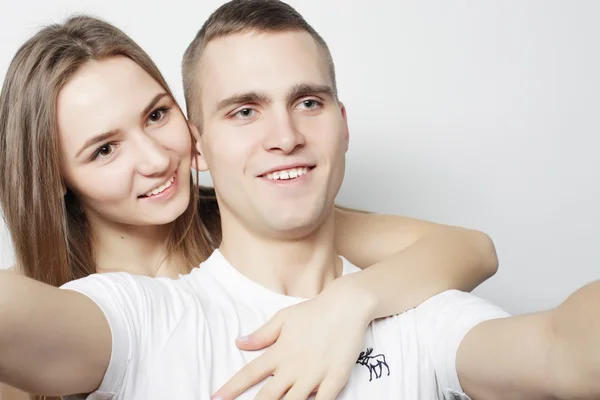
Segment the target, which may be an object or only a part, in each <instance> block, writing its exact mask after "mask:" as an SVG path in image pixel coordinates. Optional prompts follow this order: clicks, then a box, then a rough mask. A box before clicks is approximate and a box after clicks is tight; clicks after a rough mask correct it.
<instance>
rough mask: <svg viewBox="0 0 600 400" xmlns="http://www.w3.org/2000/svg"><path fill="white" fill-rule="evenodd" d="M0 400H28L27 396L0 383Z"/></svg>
mask: <svg viewBox="0 0 600 400" xmlns="http://www.w3.org/2000/svg"><path fill="white" fill-rule="evenodd" d="M0 400H29V395H28V394H27V393H25V392H22V391H20V390H19V389H15V388H14V387H12V386H8V385H5V384H2V383H0Z"/></svg>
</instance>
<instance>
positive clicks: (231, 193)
mask: <svg viewBox="0 0 600 400" xmlns="http://www.w3.org/2000/svg"><path fill="white" fill-rule="evenodd" d="M326 60H327V59H326V57H325V55H324V51H323V50H322V48H320V47H319V45H318V44H317V42H316V41H315V40H314V39H313V38H312V37H311V36H310V35H309V34H308V33H306V32H303V31H292V32H282V33H254V32H252V33H244V34H236V35H230V36H226V37H223V38H219V39H216V40H213V41H211V42H210V43H209V44H208V45H207V47H206V48H205V50H204V54H203V61H202V65H201V66H200V68H199V71H198V72H197V73H199V74H200V76H199V79H198V84H200V85H201V95H200V102H201V104H202V106H201V107H202V108H201V114H202V121H203V125H202V127H201V131H202V135H201V137H200V140H199V143H198V145H199V150H200V152H201V154H202V159H201V161H200V162H201V163H203V162H205V163H206V165H205V166H207V167H208V168H209V169H210V172H211V175H212V178H213V182H214V185H215V188H216V190H217V193H218V198H219V201H220V207H221V209H222V213H223V220H224V221H227V220H228V219H229V220H230V219H231V218H229V217H232V218H233V219H235V220H237V221H238V223H241V224H242V225H243V226H244V227H245V229H247V230H250V231H253V232H258V233H259V234H263V235H267V236H271V237H273V236H275V237H281V235H285V236H286V237H298V236H301V235H305V234H308V233H310V232H312V231H313V230H314V229H315V228H316V227H317V226H319V224H320V223H322V222H323V221H324V220H325V218H326V216H327V215H328V214H329V213H330V212H331V210H332V208H333V203H334V200H335V197H336V195H337V193H338V190H339V188H340V186H341V183H342V180H343V176H344V170H345V152H346V151H347V149H348V127H347V122H346V113H345V109H344V107H343V105H342V104H341V103H338V102H337V101H336V99H335V97H334V95H333V90H332V88H333V83H332V82H331V77H330V74H329V67H328V63H327V61H326Z"/></svg>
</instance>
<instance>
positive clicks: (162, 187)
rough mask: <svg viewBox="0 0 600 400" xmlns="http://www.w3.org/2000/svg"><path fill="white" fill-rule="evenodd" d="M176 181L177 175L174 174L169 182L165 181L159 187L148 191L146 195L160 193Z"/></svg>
mask: <svg viewBox="0 0 600 400" xmlns="http://www.w3.org/2000/svg"><path fill="white" fill-rule="evenodd" d="M174 181H175V175H173V177H172V178H171V179H169V180H168V181H167V183H165V184H163V185H160V186H159V187H157V188H155V189H152V190H151V191H149V192H148V193H146V194H145V195H144V196H146V197H150V196H152V195H156V194H159V193H161V192H163V191H165V190H166V189H168V188H170V187H171V185H172V184H173V182H174Z"/></svg>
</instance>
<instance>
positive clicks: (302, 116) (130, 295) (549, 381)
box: [0, 0, 600, 399]
mask: <svg viewBox="0 0 600 400" xmlns="http://www.w3.org/2000/svg"><path fill="white" fill-rule="evenodd" d="M211 32H212V33H211ZM211 35H212V36H211ZM184 73H185V74H186V97H187V100H188V104H189V107H190V111H191V112H190V116H191V118H192V120H193V122H194V123H195V124H196V125H197V126H198V127H199V128H200V129H199V131H200V132H199V133H198V151H199V153H200V156H199V158H198V160H197V164H198V165H197V167H198V168H200V169H210V171H211V174H212V176H213V181H214V184H215V187H216V189H217V192H218V200H219V205H220V207H221V217H222V226H223V240H222V244H221V246H220V249H219V250H217V251H215V253H214V254H213V255H212V256H211V257H210V259H209V260H207V261H206V262H205V263H203V264H202V266H201V267H200V268H198V269H196V270H194V271H193V272H192V273H191V274H189V275H186V276H183V277H182V278H181V279H180V280H168V279H150V278H145V277H136V276H131V275H127V274H121V273H114V274H101V275H93V276H90V277H88V278H85V279H81V280H78V281H74V282H71V283H69V284H67V285H65V287H64V289H70V290H72V291H78V292H81V293H83V294H85V295H86V296H87V297H89V298H90V299H91V300H92V301H83V300H82V298H83V296H80V297H79V298H78V299H79V301H77V304H74V303H73V302H64V304H62V306H64V309H63V312H64V313H65V314H67V315H66V317H65V320H66V319H67V318H70V319H71V320H72V319H76V318H80V317H83V316H85V317H86V319H87V320H88V321H93V322H94V323H95V326H92V325H90V324H89V323H88V324H87V325H86V328H87V329H88V330H90V331H91V330H93V329H94V328H95V329H96V330H99V331H102V332H104V333H106V331H108V330H109V329H108V328H109V326H110V334H109V338H110V337H112V353H111V358H110V362H109V363H108V369H106V371H105V372H104V369H102V368H98V365H100V366H102V365H105V364H103V363H105V362H106V360H104V359H103V357H101V356H96V357H90V359H89V363H90V364H94V365H93V367H94V368H92V367H86V368H88V369H87V370H86V371H88V372H89V374H87V375H86V374H82V373H81V371H44V370H40V373H46V374H49V375H50V376H56V377H57V379H56V380H55V381H54V382H53V383H55V386H54V387H50V386H48V387H46V388H44V389H47V390H52V391H53V392H60V391H64V388H65V387H70V388H73V387H90V386H91V385H94V383H97V381H98V379H101V378H102V377H99V376H98V375H103V379H102V382H101V384H100V387H99V388H98V390H96V391H95V392H94V394H93V398H114V399H166V398H175V399H207V398H208V397H209V396H210V394H211V392H212V391H213V390H214V389H216V388H218V387H220V386H221V385H223V384H224V383H225V382H227V380H228V379H229V378H230V377H231V376H232V375H233V374H234V373H235V372H236V371H238V370H239V369H240V368H242V367H243V366H245V365H248V363H249V362H250V361H252V360H253V359H254V360H255V361H258V360H259V359H257V358H256V357H257V356H258V354H260V353H246V352H243V351H240V350H239V349H237V348H236V347H235V345H234V340H235V338H237V337H238V336H239V335H240V334H241V333H246V332H251V331H252V330H254V329H256V328H257V327H259V326H260V325H261V324H263V323H264V322H265V321H267V320H268V319H269V318H270V317H271V316H272V315H274V314H276V313H277V312H278V311H279V310H281V309H283V308H284V307H286V306H289V305H292V304H297V303H300V302H302V301H303V299H305V298H309V297H313V296H315V295H316V294H318V293H319V292H320V291H321V290H322V289H323V288H324V287H327V286H334V285H336V284H337V283H338V282H340V281H342V280H345V281H347V282H348V281H352V279H353V272H355V271H357V268H356V267H354V266H353V265H351V264H350V263H349V262H347V261H346V260H344V259H342V258H340V257H338V255H337V254H336V253H335V247H334V243H333V232H334V229H335V226H334V225H335V221H334V219H333V214H332V209H333V203H334V199H335V197H336V194H337V191H338V189H339V187H340V185H341V183H342V180H343V176H344V156H345V152H346V149H347V146H348V140H349V133H348V127H347V120H346V111H345V108H344V106H343V104H342V103H341V102H339V101H338V99H337V94H336V86H335V78H334V72H333V64H332V62H331V57H330V55H329V52H328V50H327V48H326V46H325V45H324V42H323V41H322V40H321V39H320V38H319V37H318V36H316V34H315V33H314V31H313V30H312V29H310V27H309V26H308V25H307V24H306V23H304V22H303V20H302V18H301V17H300V16H299V15H298V14H297V13H295V12H294V10H293V9H291V8H290V7H288V6H286V5H285V4H283V3H280V2H276V1H253V0H249V1H233V2H231V3H228V4H226V5H224V6H223V7H221V8H220V9H219V10H218V11H217V12H216V13H215V14H213V16H212V17H211V18H210V19H209V21H208V22H207V23H206V25H205V29H203V30H202V31H201V32H200V34H199V37H198V38H197V40H195V41H194V42H193V43H192V44H191V47H190V50H189V51H188V52H187V53H186V64H185V68H184ZM10 282H11V283H13V284H15V285H22V287H23V288H27V289H30V288H31V289H32V290H39V291H46V292H47V294H48V297H50V294H49V293H50V291H55V289H53V288H47V287H42V286H43V285H39V284H36V285H33V284H32V283H31V282H29V281H28V280H26V279H25V278H22V277H19V276H15V277H14V278H12V280H11V281H10ZM25 283H27V284H25ZM4 288H5V289H6V288H7V287H4ZM69 299H70V300H75V297H74V296H71V297H69ZM86 300H87V299H86ZM599 303H600V286H599V285H598V284H597V283H596V284H591V285H589V286H588V287H586V288H583V289H581V290H580V291H578V292H577V293H576V294H574V295H573V296H572V297H571V298H569V300H568V301H567V302H565V303H564V304H563V305H561V306H560V307H559V308H557V309H555V310H553V311H550V312H546V313H540V314H535V315H531V316H524V317H517V318H510V317H507V315H506V313H504V312H503V311H501V310H499V309H498V308H497V307H495V306H493V305H490V304H488V303H486V302H485V301H483V300H481V299H478V298H477V297H475V296H472V295H469V294H466V293H462V292H457V291H448V292H444V293H442V294H439V295H437V296H434V297H432V298H431V299H429V300H428V301H426V302H425V303H424V304H422V305H421V306H419V307H417V308H416V309H414V310H411V311H409V312H406V313H403V314H401V315H396V316H392V317H387V318H382V319H379V320H377V321H375V322H373V323H371V324H370V325H369V328H368V330H367V333H366V335H365V336H364V337H363V338H359V340H360V341H361V342H362V352H360V353H359V354H339V355H337V356H339V357H340V358H344V357H352V358H354V359H356V364H355V365H354V368H353V369H352V371H351V377H350V380H349V382H348V384H347V385H346V386H345V387H344V388H343V389H342V391H341V392H340V394H339V398H341V399H365V398H377V399H387V398H393V399H416V398H422V399H431V398H451V397H453V396H454V397H455V398H456V397H458V398H461V397H463V398H466V395H467V394H468V395H471V396H474V397H476V398H527V399H531V398H557V397H558V398H561V397H562V398H597V397H598V396H599V395H600V387H599V385H598V379H595V377H597V376H598V371H599V369H600V354H599V351H600V350H599V348H600V346H599V339H598V337H600V317H599V314H600V313H599V312H598V311H599V310H598V308H599V306H598V304H599ZM52 305H53V307H55V306H56V302H54V303H53V304H52ZM352 307H354V308H355V309H356V311H357V312H359V311H360V310H358V308H362V307H364V308H371V307H373V305H372V303H371V301H370V299H369V298H368V297H367V298H365V299H364V301H357V302H355V303H354V304H352ZM37 309H39V304H37V307H36V310H37ZM100 310H102V312H100ZM51 311H54V312H56V308H51ZM35 315H37V314H35ZM102 315H103V316H104V317H105V319H104V318H103V317H102ZM27 316H29V315H27ZM27 316H25V317H27ZM6 317H7V318H9V317H11V316H10V315H7V316H6ZM331 320H333V321H334V320H335V316H334V315H332V316H331ZM106 321H108V323H107V322H106ZM55 323H57V324H60V323H61V321H56V318H55ZM283 329H284V330H285V329H292V330H293V329H294V327H286V326H284V327H283ZM62 331H63V332H64V330H62ZM55 336H56V335H51V334H48V335H47V337H48V338H52V343H49V342H48V340H49V339H47V340H45V341H41V342H38V343H36V346H37V348H38V349H39V350H40V351H42V354H41V355H40V357H42V358H43V357H44V355H45V352H46V353H47V352H50V351H49V348H50V346H52V345H54V346H62V345H63V343H62V342H61V341H58V340H56V337H55ZM92 336H93V335H92V334H90V332H87V331H86V332H73V333H72V335H68V336H66V337H64V342H65V343H70V344H71V345H73V344H75V345H77V346H75V347H77V349H78V350H80V351H81V352H84V350H86V349H87V350H89V348H93V347H94V346H100V345H102V347H106V341H101V343H100V344H99V343H96V342H91V343H87V342H86V340H87V339H89V338H90V337H92ZM96 336H97V335H96ZM104 336H106V334H105V335H104ZM109 340H110V339H109ZM108 343H110V341H109V342H108ZM67 348H68V347H67ZM82 349H83V350H82ZM320 350H321V351H322V353H323V355H324V356H325V355H328V354H327V350H328V349H327V348H322V349H320ZM104 353H106V351H105V349H104V350H103V352H102V354H104ZM89 354H96V355H97V354H99V352H92V351H91V350H90V351H89ZM265 354H266V353H265ZM64 356H65V358H67V359H68V358H69V357H71V356H72V354H65V355H64ZM320 361H321V359H314V363H315V365H318V364H319V362H320ZM78 365H81V366H83V365H84V364H78ZM251 365H254V367H253V371H251V373H250V375H252V376H253V377H254V378H257V379H258V380H260V383H259V384H258V385H256V386H255V387H253V388H251V389H250V390H248V391H247V392H245V393H244V394H242V395H241V397H240V398H248V399H250V398H254V397H255V396H257V397H256V398H263V399H265V398H268V399H275V398H281V397H284V395H285V398H286V399H306V398H307V397H308V396H309V394H310V392H311V391H312V390H313V389H314V388H315V386H316V383H315V382H308V383H307V382H301V384H298V385H294V384H293V383H292V382H290V381H289V380H287V378H288V377H286V374H285V371H272V370H269V362H268V360H264V359H263V361H262V362H261V363H258V364H257V363H254V364H251ZM73 368H75V367H73ZM104 368H105V367H104ZM99 370H101V371H102V372H103V374H99V373H98V371H99ZM0 372H1V371H0ZM75 372H78V374H77V375H76V376H77V380H78V381H79V382H71V381H72V380H73V379H74V378H73V379H71V381H69V377H70V376H72V375H75V374H74V373H75ZM272 373H273V375H274V377H273V378H272V379H269V378H267V379H262V378H264V377H265V376H268V375H271V374H272ZM32 379H35V377H32ZM50 381H52V380H50ZM82 381H83V382H82ZM311 383H315V385H311ZM76 384H77V385H79V386H75V385H76ZM94 387H95V386H94ZM337 389H338V388H336V387H332V386H328V384H327V382H323V383H322V384H321V386H320V387H319V390H318V394H317V398H318V399H329V398H332V397H333V396H335V394H336V393H337ZM235 390H237V389H234V391H235ZM226 391H227V388H225V389H224V390H223V391H220V392H218V393H217V395H218V396H221V395H222V396H224V397H225V398H232V397H233V396H232V393H231V392H229V393H225V392H226ZM286 392H287V393H286ZM465 393H466V394H465ZM586 396H587V397H586Z"/></svg>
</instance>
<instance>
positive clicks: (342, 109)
mask: <svg viewBox="0 0 600 400" xmlns="http://www.w3.org/2000/svg"><path fill="white" fill-rule="evenodd" d="M339 105H340V112H341V113H342V118H343V119H344V128H343V129H344V140H345V141H346V151H348V144H349V143H350V129H348V114H347V113H346V106H345V105H344V103H342V102H341V101H340V102H339Z"/></svg>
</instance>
